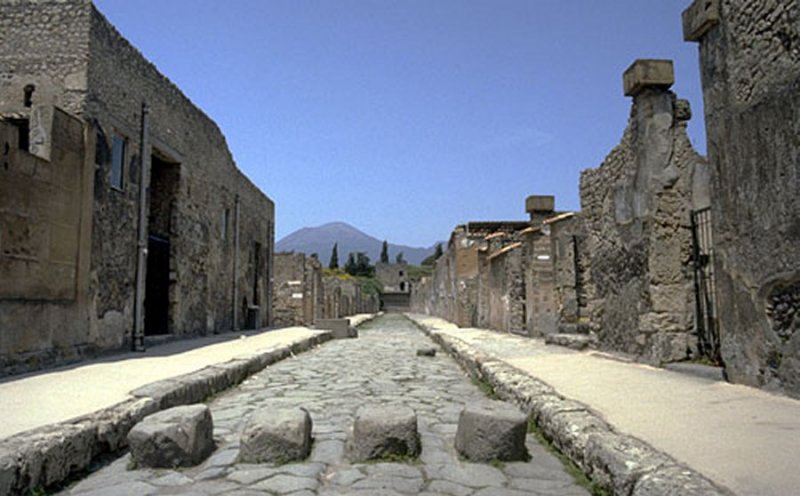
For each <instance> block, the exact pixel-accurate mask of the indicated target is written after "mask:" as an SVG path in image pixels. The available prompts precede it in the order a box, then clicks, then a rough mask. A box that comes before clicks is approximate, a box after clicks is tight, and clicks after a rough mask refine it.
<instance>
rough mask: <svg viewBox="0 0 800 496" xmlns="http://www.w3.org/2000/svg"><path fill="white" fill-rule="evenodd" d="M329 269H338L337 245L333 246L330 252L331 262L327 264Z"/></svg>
mask: <svg viewBox="0 0 800 496" xmlns="http://www.w3.org/2000/svg"><path fill="white" fill-rule="evenodd" d="M328 268H329V269H338V268H339V243H334V244H333V249H332V250H331V261H330V262H328Z"/></svg>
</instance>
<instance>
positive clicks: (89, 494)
mask: <svg viewBox="0 0 800 496" xmlns="http://www.w3.org/2000/svg"><path fill="white" fill-rule="evenodd" d="M113 487H114V493H113V494H114V496H150V495H151V494H158V492H159V489H158V488H157V487H155V486H151V485H150V484H147V483H145V482H142V481H127V482H120V483H119V484H116V485H114V486H113ZM73 494H80V495H82V496H108V494H109V490H108V488H101V489H93V490H91V491H86V492H78V493H73Z"/></svg>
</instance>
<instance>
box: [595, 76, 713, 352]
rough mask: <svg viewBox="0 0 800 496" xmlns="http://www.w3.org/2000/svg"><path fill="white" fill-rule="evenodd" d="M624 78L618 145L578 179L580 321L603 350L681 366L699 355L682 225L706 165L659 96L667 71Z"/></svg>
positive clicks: (686, 227) (681, 120)
mask: <svg viewBox="0 0 800 496" xmlns="http://www.w3.org/2000/svg"><path fill="white" fill-rule="evenodd" d="M629 71H630V72H628V73H626V75H627V80H628V81H629V86H630V88H627V89H628V90H630V91H628V92H629V93H631V92H632V93H631V94H634V95H635V96H634V100H633V106H632V108H631V115H630V120H629V122H628V126H627V128H626V129H625V132H624V134H623V136H622V140H621V142H620V144H619V145H617V146H616V147H615V148H614V149H613V150H612V151H611V152H610V153H609V154H608V156H607V157H606V158H605V160H604V161H603V163H602V164H601V165H600V166H599V167H597V168H595V169H589V170H586V171H583V172H582V173H581V182H580V190H581V214H580V215H581V221H582V224H583V230H584V232H585V242H583V244H582V245H581V246H582V248H583V250H584V252H585V253H586V254H588V256H585V260H583V261H582V267H583V269H582V270H581V271H580V274H579V275H580V280H581V281H582V285H583V290H584V294H585V300H586V302H587V303H586V307H587V308H586V311H585V312H584V313H583V317H584V318H585V317H588V318H589V319H590V327H591V330H592V331H593V332H594V333H595V335H596V336H597V339H598V347H600V348H602V349H610V350H614V351H620V352H623V353H629V354H631V355H635V356H637V357H639V358H640V359H642V360H643V361H646V362H649V363H664V362H671V361H679V360H684V359H686V358H688V357H689V356H690V355H692V354H694V353H695V352H696V350H697V344H696V343H697V337H696V334H695V333H693V332H692V331H693V327H694V320H693V312H694V304H693V301H694V300H693V298H694V294H693V279H692V274H693V267H692V265H691V253H692V231H691V226H690V223H689V219H690V212H691V211H692V209H694V208H695V206H694V204H695V198H694V193H695V192H696V191H700V190H702V189H703V187H701V186H703V185H701V184H696V182H702V181H707V180H708V175H707V174H703V173H698V171H702V170H704V169H707V168H708V165H707V164H706V162H705V160H704V159H703V157H701V156H700V155H698V154H697V153H696V151H695V150H694V149H693V147H692V145H691V142H690V141H689V139H688V136H687V134H686V125H687V122H686V120H685V119H686V117H688V116H687V115H686V112H685V111H682V110H681V109H680V106H679V105H678V104H677V99H676V96H675V95H674V94H673V93H671V92H669V91H668V90H667V87H668V85H669V84H671V82H672V74H671V64H669V63H668V62H667V61H656V62H652V61H644V62H642V61H637V63H635V64H634V65H633V66H631V69H630V70H629ZM678 114H680V115H678Z"/></svg>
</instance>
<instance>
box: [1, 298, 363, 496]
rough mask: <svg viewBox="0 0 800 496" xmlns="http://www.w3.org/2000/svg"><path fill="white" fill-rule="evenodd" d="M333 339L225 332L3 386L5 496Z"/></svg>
mask: <svg viewBox="0 0 800 496" xmlns="http://www.w3.org/2000/svg"><path fill="white" fill-rule="evenodd" d="M372 317H374V316H373V315H369V314H363V315H357V316H353V317H349V318H350V320H351V323H352V324H353V325H358V324H360V323H362V322H364V321H366V320H369V319H371V318H372ZM331 337H332V335H331V333H330V332H328V331H319V330H314V329H309V328H305V327H290V328H284V329H278V330H270V331H263V332H239V333H237V334H233V333H230V334H222V335H217V336H211V337H205V338H197V339H187V340H181V341H173V342H170V343H167V344H163V345H160V346H155V347H152V348H149V349H148V351H147V352H145V353H136V352H129V353H121V354H119V355H113V356H108V357H104V358H100V359H96V360H91V361H86V362H81V363H78V364H73V365H68V366H65V367H60V368H56V369H51V370H45V371H42V372H36V373H31V374H25V375H21V376H12V377H8V378H4V379H3V381H0V405H2V412H3V422H0V495H5V494H14V493H15V492H16V490H15V489H14V488H15V487H17V488H18V489H19V487H20V485H24V486H26V487H28V488H29V489H31V490H32V489H35V488H37V487H46V486H49V485H51V484H54V483H57V482H60V481H61V480H64V479H66V478H67V477H69V476H70V474H71V473H74V472H77V471H80V470H84V469H85V468H86V467H88V466H89V464H90V463H91V462H92V460H94V459H96V458H97V456H100V455H102V454H104V453H107V452H114V451H116V450H118V449H120V448H121V447H123V446H124V442H125V436H126V435H127V431H128V430H129V429H130V428H131V427H132V426H133V424H135V423H136V422H137V421H138V420H140V419H141V418H143V417H144V416H146V415H148V414H150V413H153V412H155V411H158V410H161V409H164V408H168V407H170V406H175V405H179V404H188V403H194V402H197V401H202V400H203V399H204V398H206V397H208V396H210V395H214V394H217V393H218V392H220V391H223V390H225V389H227V388H228V387H230V386H233V385H235V384H238V383H240V382H241V381H242V380H244V379H245V378H246V377H248V376H249V375H252V374H253V373H256V372H258V371H259V370H261V369H263V368H264V367H266V366H267V365H269V364H271V363H275V362H277V361H279V360H282V359H284V358H288V357H291V356H293V355H294V354H295V353H299V352H301V351H304V350H306V349H309V348H311V347H313V346H315V345H318V344H320V343H323V342H325V341H327V340H329V339H331ZM23 492H24V491H23Z"/></svg>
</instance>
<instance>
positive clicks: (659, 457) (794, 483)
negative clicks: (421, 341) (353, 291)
mask: <svg viewBox="0 0 800 496" xmlns="http://www.w3.org/2000/svg"><path fill="white" fill-rule="evenodd" d="M410 317H412V319H414V320H415V321H416V322H417V323H418V325H420V326H422V327H424V328H425V329H426V330H427V331H428V332H429V333H430V335H431V336H432V337H433V338H434V339H435V340H437V341H438V342H440V343H441V344H442V345H443V346H444V347H445V348H446V349H448V350H449V351H450V352H451V353H453V354H455V355H457V358H458V359H459V361H461V363H462V365H464V366H466V367H467V368H468V369H470V370H471V372H473V373H474V374H477V375H480V376H481V377H482V378H483V379H484V380H486V381H488V382H489V383H491V385H492V386H493V387H494V388H495V389H496V391H497V392H498V393H499V394H500V395H501V396H507V397H510V398H513V399H515V400H517V402H518V403H522V404H523V405H522V406H523V407H527V408H528V409H529V410H530V411H531V413H532V414H533V415H534V416H535V417H536V418H537V419H538V422H539V424H540V427H541V428H542V429H543V430H544V431H545V434H546V435H548V436H549V437H552V438H553V442H554V443H555V444H557V445H559V444H560V445H561V448H562V451H564V452H565V453H566V454H567V455H569V456H570V457H571V458H572V459H573V461H575V462H576V463H577V464H578V465H579V466H581V467H582V468H583V469H584V470H586V471H587V473H589V475H590V476H592V477H593V478H597V479H600V480H601V481H603V480H606V481H607V482H608V484H609V485H610V486H611V487H613V488H614V489H615V491H614V492H615V493H617V492H619V493H624V494H630V492H629V491H630V490H633V489H634V488H636V491H634V494H653V492H652V491H647V490H644V489H643V488H645V487H653V484H654V483H655V482H659V481H658V480H657V479H661V481H660V482H661V483H662V488H663V487H666V486H668V485H669V481H670V480H671V481H672V483H673V484H674V485H675V486H676V487H675V489H676V492H675V493H674V494H719V493H720V492H721V493H725V492H726V491H727V490H726V489H724V488H728V489H729V490H730V491H732V492H733V493H735V494H739V495H759V496H770V495H774V496H779V495H787V494H797V493H798V488H800V471H798V470H797V469H796V466H797V459H798V458H800V402H799V401H797V400H793V399H790V398H786V397H782V396H777V395H773V394H770V393H767V392H764V391H761V390H758V389H754V388H750V387H746V386H741V385H734V384H728V383H725V382H721V381H714V380H710V379H707V378H702V377H697V376H692V375H686V374H682V373H678V372H674V371H669V370H664V369H659V368H654V367H650V366H647V365H643V364H638V363H631V362H626V361H624V360H620V359H617V358H616V357H614V356H612V355H609V354H605V353H601V352H593V351H587V352H577V351H573V350H569V349H566V348H562V347H558V346H548V345H545V344H544V343H543V341H542V340H539V339H529V338H523V337H519V336H515V335H510V334H505V333H497V332H493V331H488V330H482V329H461V328H458V327H456V326H454V325H453V324H451V323H449V322H446V321H443V320H441V319H436V318H432V317H428V316H421V315H410ZM551 399H552V401H551ZM604 437H605V438H606V439H603V438H604ZM639 440H641V441H644V443H641V442H639ZM604 442H605V444H606V446H605V447H604V446H603V443H604ZM676 461H677V462H678V463H677V466H675V467H672V466H671V465H675V462H676ZM681 468H683V469H686V468H690V469H691V470H681ZM593 471H594V473H592V472H593ZM693 473H694V474H701V476H700V477H699V478H697V477H695V475H693ZM703 476H704V477H703ZM705 478H707V479H708V480H710V481H712V482H713V483H714V485H716V486H717V487H716V488H713V487H705V482H703V480H702V479H705ZM665 484H666V486H665ZM715 491H716V492H715ZM655 494H662V493H661V492H657V493H655Z"/></svg>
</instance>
